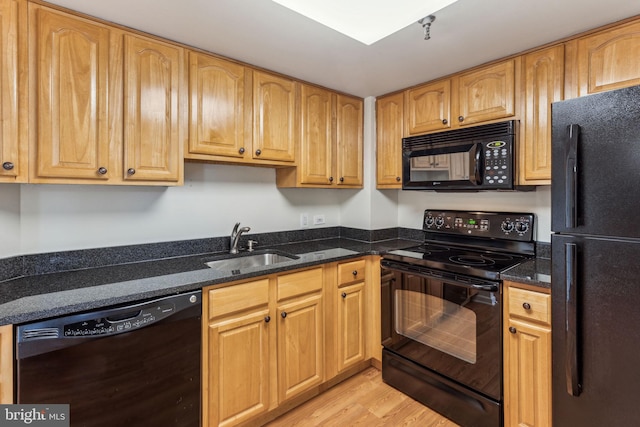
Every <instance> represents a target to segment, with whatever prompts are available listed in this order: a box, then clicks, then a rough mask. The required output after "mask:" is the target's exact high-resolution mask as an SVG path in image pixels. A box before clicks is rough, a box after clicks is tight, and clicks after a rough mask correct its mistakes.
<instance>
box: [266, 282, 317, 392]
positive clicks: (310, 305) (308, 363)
mask: <svg viewBox="0 0 640 427" xmlns="http://www.w3.org/2000/svg"><path fill="white" fill-rule="evenodd" d="M277 311H278V313H277V317H278V340H277V341H278V401H279V402H282V401H284V400H286V399H289V398H291V397H293V396H296V395H298V394H299V393H301V392H303V391H305V390H308V389H309V388H311V387H313V386H316V385H318V384H320V383H321V382H322V381H323V362H322V361H323V359H322V357H323V345H322V342H323V328H322V295H319V294H316V295H311V296H307V297H305V298H300V299H296V300H293V301H291V302H289V303H286V304H281V305H280V306H278V310H277Z"/></svg>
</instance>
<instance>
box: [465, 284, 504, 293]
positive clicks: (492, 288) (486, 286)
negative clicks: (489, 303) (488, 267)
mask: <svg viewBox="0 0 640 427" xmlns="http://www.w3.org/2000/svg"><path fill="white" fill-rule="evenodd" d="M471 287H472V288H473V289H480V290H481V291H487V292H498V285H494V284H493V283H483V284H479V285H471Z"/></svg>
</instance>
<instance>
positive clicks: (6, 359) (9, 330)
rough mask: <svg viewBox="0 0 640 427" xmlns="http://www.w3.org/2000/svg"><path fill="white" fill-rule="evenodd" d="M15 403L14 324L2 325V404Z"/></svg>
mask: <svg viewBox="0 0 640 427" xmlns="http://www.w3.org/2000/svg"><path fill="white" fill-rule="evenodd" d="M9 403H13V325H4V326H0V404H9Z"/></svg>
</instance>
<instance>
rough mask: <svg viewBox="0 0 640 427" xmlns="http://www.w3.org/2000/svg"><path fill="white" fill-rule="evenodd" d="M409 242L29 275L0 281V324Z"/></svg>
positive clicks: (331, 244) (327, 242) (319, 244)
mask: <svg viewBox="0 0 640 427" xmlns="http://www.w3.org/2000/svg"><path fill="white" fill-rule="evenodd" d="M415 244H416V242H415V241H411V240H404V239H390V240H385V241H379V242H374V243H367V242H362V241H358V240H352V239H348V238H340V237H339V238H331V239H323V240H314V241H309V242H298V243H292V244H281V245H272V246H269V247H261V248H260V251H264V250H266V249H275V250H278V251H282V252H286V253H290V254H294V255H297V256H298V259H295V260H291V261H286V262H283V263H278V264H274V265H271V266H263V267H252V268H247V269H243V270H241V271H234V272H229V271H220V270H215V269H211V268H208V267H207V266H205V264H204V263H205V262H206V261H210V260H212V259H213V258H214V257H216V256H220V255H224V253H220V252H217V253H209V254H199V255H191V256H184V257H173V258H166V259H160V260H154V261H144V262H135V263H129V264H120V265H113V266H103V267H98V268H85V269H79V270H73V271H66V272H57V273H49V274H40V275H30V276H26V277H20V278H15V279H12V280H7V281H5V282H2V283H0V325H4V324H11V323H13V324H17V323H24V322H31V321H36V320H42V319H45V318H50V317H56V316H61V315H66V314H71V313H76V312H82V311H86V310H91V309H97V308H101V307H107V306H111V305H116V304H122V303H128V302H133V301H139V300H144V299H149V298H154V297H160V296H166V295H171V294H176V293H181V292H188V291H193V290H196V289H200V288H202V287H204V286H209V285H215V284H221V283H225V282H230V281H235V280H241V279H247V278H251V277H256V276H262V275H265V274H273V273H279V272H283V271H287V270H293V269H297V268H303V267H308V266H312V265H317V264H323V263H328V262H333V261H340V260H345V259H349V258H355V257H358V256H363V255H372V254H380V253H384V252H385V251H387V250H393V249H401V248H406V247H409V246H414V245H415Z"/></svg>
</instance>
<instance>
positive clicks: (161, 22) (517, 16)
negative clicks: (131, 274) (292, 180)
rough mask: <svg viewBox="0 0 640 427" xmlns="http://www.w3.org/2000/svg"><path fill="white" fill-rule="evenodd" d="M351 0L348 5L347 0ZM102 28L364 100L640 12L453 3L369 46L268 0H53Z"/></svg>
mask: <svg viewBox="0 0 640 427" xmlns="http://www.w3.org/2000/svg"><path fill="white" fill-rule="evenodd" d="M346 1H348V0H346ZM51 3H55V4H59V5H61V6H65V7H68V8H71V9H74V10H78V11H80V12H84V13H87V14H90V15H93V16H96V17H99V18H102V19H105V20H108V21H112V22H116V23H119V24H122V25H126V26H129V27H132V28H136V29H139V30H142V31H146V32H149V33H152V34H157V35H159V36H162V37H165V38H168V39H171V40H175V41H178V42H181V43H185V44H187V45H191V46H195V47H198V48H201V49H205V50H208V51H211V52H214V53H218V54H220V55H223V56H226V57H229V58H234V59H237V60H240V61H243V62H247V63H249V64H253V65H257V66H259V67H263V68H266V69H269V70H273V71H277V72H280V73H283V74H287V75H289V76H293V77H296V78H299V79H302V80H305V81H308V82H312V83H316V84H320V85H322V86H326V87H329V88H332V89H335V90H340V91H343V92H346V93H350V94H353V95H358V96H361V97H366V96H377V95H382V94H385V93H388V92H392V91H395V90H398V89H402V88H405V87H408V86H411V85H414V84H418V83H421V82H425V81H428V80H432V79H434V78H437V77H440V76H443V75H446V74H451V73H453V72H456V71H459V70H463V69H465V68H469V67H472V66H475V65H478V64H482V63H484V62H487V61H490V60H493V59H497V58H500V57H503V56H507V55H510V54H514V53H518V52H521V51H523V50H527V49H529V48H532V47H535V46H539V45H542V44H545V43H548V42H551V41H554V40H558V39H560V38H563V37H566V36H569V35H572V34H576V33H580V32H582V31H585V30H588V29H591V28H594V27H597V26H600V25H603V24H607V23H610V22H614V21H617V20H620V19H623V18H626V17H629V16H634V15H637V14H640V1H637V0H633V1H629V0H605V1H603V0H459V1H458V2H457V3H454V4H452V5H450V6H447V7H446V8H444V9H442V10H441V11H439V12H437V13H436V14H435V15H436V20H435V22H434V23H433V24H432V26H431V40H428V41H425V40H423V29H422V26H421V25H420V24H418V23H415V24H413V25H410V26H409V27H407V28H404V29H402V30H400V31H398V32H397V33H395V34H392V35H391V36H389V37H387V38H385V39H382V40H380V41H378V42H376V43H374V44H373V45H371V46H366V45H364V44H362V43H360V42H357V41H355V40H353V39H351V38H349V37H347V36H345V35H343V34H340V33H338V32H336V31H334V30H331V29H329V28H327V27H325V26H323V25H322V24H319V23H317V22H315V21H313V20H310V19H308V18H305V17H303V16H302V15H299V14H297V13H295V12H293V11H291V10H289V9H287V8H285V7H283V6H280V5H279V4H277V3H275V2H273V1H271V0H133V1H132V0H109V1H104V0H53V1H51Z"/></svg>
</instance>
